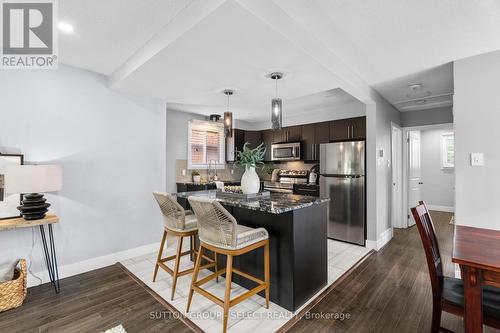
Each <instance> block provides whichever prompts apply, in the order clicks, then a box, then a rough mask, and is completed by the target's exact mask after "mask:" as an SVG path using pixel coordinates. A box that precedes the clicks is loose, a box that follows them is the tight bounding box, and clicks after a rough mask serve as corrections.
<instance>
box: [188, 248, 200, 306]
mask: <svg viewBox="0 0 500 333" xmlns="http://www.w3.org/2000/svg"><path fill="white" fill-rule="evenodd" d="M202 255H203V247H202V246H201V244H200V247H199V248H198V255H197V256H196V264H195V265H194V271H193V278H192V280H191V288H190V289H189V296H188V302H187V308H186V312H189V307H190V306H191V300H192V299H193V292H194V289H193V285H194V284H195V283H196V280H197V279H198V272H199V271H200V264H201V256H202Z"/></svg>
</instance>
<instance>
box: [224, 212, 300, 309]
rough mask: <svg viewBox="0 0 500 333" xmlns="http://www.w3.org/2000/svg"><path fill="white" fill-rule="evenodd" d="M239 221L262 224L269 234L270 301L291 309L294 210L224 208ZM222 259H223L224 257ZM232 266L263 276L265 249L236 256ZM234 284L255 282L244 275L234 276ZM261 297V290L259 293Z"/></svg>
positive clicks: (250, 224) (292, 299)
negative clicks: (267, 210) (278, 212)
mask: <svg viewBox="0 0 500 333" xmlns="http://www.w3.org/2000/svg"><path fill="white" fill-rule="evenodd" d="M226 208H227V209H228V210H229V211H230V212H231V213H232V214H233V216H234V217H235V218H236V220H237V221H238V224H241V225H245V226H248V227H252V228H259V227H263V228H265V229H266V230H267V232H268V233H269V252H270V253H269V254H270V273H271V297H270V298H271V301H272V302H274V303H276V304H278V305H280V306H281V307H284V308H285V309H287V310H290V311H294V310H295V309H296V308H295V307H294V303H295V301H294V298H295V295H294V292H293V291H294V268H293V263H294V255H295V254H294V248H293V239H294V235H293V216H294V215H293V211H290V212H285V213H281V214H272V213H267V212H262V211H256V210H250V209H246V208H239V207H226ZM223 261H224V262H225V258H224V259H223ZM234 265H235V267H238V268H240V269H241V270H242V271H244V272H248V273H250V274H252V275H255V276H259V277H262V278H263V277H264V251H263V249H259V250H257V251H252V252H250V253H247V254H244V255H242V256H239V257H238V258H235V260H234ZM234 282H235V283H237V284H239V285H241V286H243V287H245V288H248V289H250V288H252V287H255V283H254V282H252V281H249V280H247V279H245V278H241V277H235V280H234ZM260 294H261V296H264V293H263V292H262V293H260Z"/></svg>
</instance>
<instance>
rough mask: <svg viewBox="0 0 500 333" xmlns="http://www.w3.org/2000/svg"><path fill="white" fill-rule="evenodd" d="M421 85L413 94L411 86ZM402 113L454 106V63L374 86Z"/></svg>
mask: <svg viewBox="0 0 500 333" xmlns="http://www.w3.org/2000/svg"><path fill="white" fill-rule="evenodd" d="M412 84H421V85H422V88H421V89H420V90H418V91H415V92H412V90H411V89H410V87H409V86H410V85H412ZM373 87H374V88H375V89H376V90H377V91H378V92H379V93H380V94H382V95H383V96H384V97H385V98H386V99H387V100H388V101H389V102H390V103H392V104H393V105H394V106H395V107H396V108H398V110H400V111H403V112H404V111H415V110H426V109H432V108H438V107H445V106H452V105H453V63H451V62H450V63H447V64H444V65H441V66H437V67H433V68H430V69H427V70H424V71H421V72H418V73H414V74H410V75H405V76H403V77H400V78H396V79H394V80H391V81H388V82H384V83H381V84H375V85H374V86H373Z"/></svg>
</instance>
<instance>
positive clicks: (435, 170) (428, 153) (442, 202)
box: [420, 128, 455, 210]
mask: <svg viewBox="0 0 500 333" xmlns="http://www.w3.org/2000/svg"><path fill="white" fill-rule="evenodd" d="M452 132H453V129H452V128H438V129H429V130H423V131H421V132H420V140H421V141H420V144H421V149H420V154H421V164H420V166H421V172H422V182H423V183H424V184H423V185H422V199H423V200H424V201H425V202H426V204H427V205H428V206H429V208H430V209H438V210H439V209H448V210H452V209H453V208H454V206H455V172H454V170H453V169H441V136H442V135H443V134H445V133H452Z"/></svg>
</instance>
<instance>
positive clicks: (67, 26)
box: [57, 22, 74, 34]
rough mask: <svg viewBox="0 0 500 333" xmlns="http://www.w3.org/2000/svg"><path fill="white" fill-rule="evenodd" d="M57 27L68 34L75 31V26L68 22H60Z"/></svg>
mask: <svg viewBox="0 0 500 333" xmlns="http://www.w3.org/2000/svg"><path fill="white" fill-rule="evenodd" d="M57 27H58V28H59V30H61V31H62V32H65V33H67V34H70V33H72V32H73V31H74V29H73V26H72V25H71V24H69V23H67V22H59V24H58V25H57Z"/></svg>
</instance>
